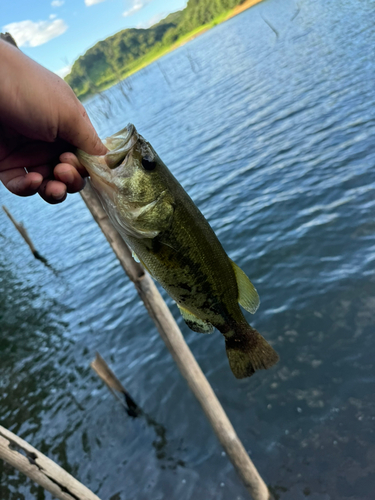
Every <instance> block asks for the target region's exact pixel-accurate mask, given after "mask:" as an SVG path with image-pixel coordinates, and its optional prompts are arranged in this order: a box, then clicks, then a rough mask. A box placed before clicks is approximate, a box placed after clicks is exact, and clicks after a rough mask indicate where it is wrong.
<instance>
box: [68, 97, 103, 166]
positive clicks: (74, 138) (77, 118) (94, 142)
mask: <svg viewBox="0 0 375 500" xmlns="http://www.w3.org/2000/svg"><path fill="white" fill-rule="evenodd" d="M74 97H75V96H74ZM75 99H76V102H74V106H69V107H67V109H66V111H65V112H64V113H63V115H62V116H61V120H60V124H59V130H58V136H59V137H60V138H61V139H64V140H65V141H67V142H69V143H70V144H72V145H73V146H75V147H77V148H79V149H82V150H83V151H84V152H85V153H87V154H90V155H98V156H99V155H105V154H106V153H107V151H108V150H107V148H106V147H105V146H104V144H103V143H102V141H101V140H100V138H99V136H98V134H97V133H96V131H95V129H94V127H93V125H92V123H91V121H90V118H89V117H88V115H87V113H86V110H85V108H84V107H83V105H82V104H81V103H80V102H79V101H78V99H77V98H76V97H75Z"/></svg>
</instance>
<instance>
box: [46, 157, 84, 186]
mask: <svg viewBox="0 0 375 500" xmlns="http://www.w3.org/2000/svg"><path fill="white" fill-rule="evenodd" d="M53 174H54V176H55V179H56V180H58V181H61V182H63V183H64V184H65V185H66V187H67V192H68V193H77V192H78V191H81V189H83V188H84V187H85V180H84V179H83V178H82V177H81V175H80V174H79V172H78V171H77V170H76V169H75V168H74V167H72V165H70V164H69V163H59V164H58V165H56V167H55V169H54V171H53Z"/></svg>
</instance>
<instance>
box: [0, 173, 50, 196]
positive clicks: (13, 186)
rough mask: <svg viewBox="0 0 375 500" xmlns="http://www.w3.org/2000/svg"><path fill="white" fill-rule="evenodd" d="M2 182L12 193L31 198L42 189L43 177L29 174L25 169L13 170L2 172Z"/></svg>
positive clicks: (0, 175) (0, 178) (0, 176)
mask: <svg viewBox="0 0 375 500" xmlns="http://www.w3.org/2000/svg"><path fill="white" fill-rule="evenodd" d="M0 180H1V182H2V183H3V184H4V186H5V187H6V188H7V189H8V190H9V191H10V192H11V193H13V194H16V195H18V196H31V195H33V194H35V193H36V192H37V191H38V189H39V188H40V186H41V184H42V182H43V176H42V175H41V174H40V173H38V172H30V173H28V174H27V173H26V172H25V170H24V169H23V168H13V169H11V170H6V171H5V172H0Z"/></svg>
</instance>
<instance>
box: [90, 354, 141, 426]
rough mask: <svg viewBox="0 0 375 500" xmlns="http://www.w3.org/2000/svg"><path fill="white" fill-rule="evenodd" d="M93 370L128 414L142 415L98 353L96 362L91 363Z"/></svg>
mask: <svg viewBox="0 0 375 500" xmlns="http://www.w3.org/2000/svg"><path fill="white" fill-rule="evenodd" d="M90 366H91V368H92V369H93V370H94V371H95V373H96V374H97V375H98V376H99V377H100V378H101V379H102V380H103V382H104V383H105V385H106V386H107V387H108V389H109V390H110V391H111V392H112V394H113V395H114V396H115V398H117V399H118V400H119V401H120V403H121V404H122V406H123V407H124V408H125V410H126V411H127V413H128V414H129V415H130V416H132V417H136V416H137V415H138V414H140V413H141V409H140V408H139V406H138V405H137V403H136V402H135V401H134V399H133V398H132V397H131V396H130V394H129V393H128V391H127V390H126V389H125V388H124V386H123V385H122V384H121V382H120V381H119V379H118V378H117V377H116V375H115V374H114V373H113V371H112V370H111V369H110V367H109V366H108V365H107V363H106V362H105V361H104V359H103V358H102V357H101V356H100V354H99V353H98V352H97V353H96V356H95V359H94V361H92V362H91V363H90ZM117 392H121V394H123V395H124V397H125V400H124V399H122V398H120V397H119V395H118V394H117Z"/></svg>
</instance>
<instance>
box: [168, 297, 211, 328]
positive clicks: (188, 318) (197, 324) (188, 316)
mask: <svg viewBox="0 0 375 500" xmlns="http://www.w3.org/2000/svg"><path fill="white" fill-rule="evenodd" d="M177 306H178V308H179V310H180V313H181V316H182V317H183V318H184V320H185V323H186V324H187V326H188V327H189V328H190V330H193V332H198V333H212V332H213V331H214V327H213V326H212V325H211V323H209V322H208V321H205V320H204V319H200V318H198V317H197V316H195V315H194V314H193V313H191V312H190V311H188V310H187V309H185V308H184V307H181V306H179V305H178V304H177Z"/></svg>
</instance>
